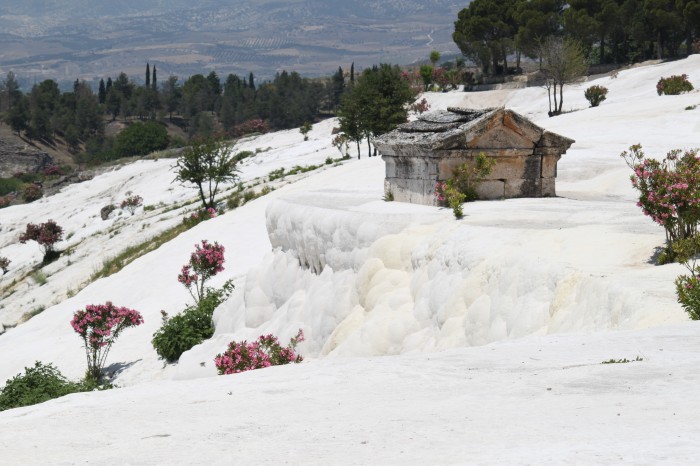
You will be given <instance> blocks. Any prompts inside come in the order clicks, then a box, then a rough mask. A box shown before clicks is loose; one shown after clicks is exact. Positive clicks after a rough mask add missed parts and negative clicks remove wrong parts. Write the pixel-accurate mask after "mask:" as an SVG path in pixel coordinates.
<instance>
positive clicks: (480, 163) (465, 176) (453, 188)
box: [435, 152, 496, 219]
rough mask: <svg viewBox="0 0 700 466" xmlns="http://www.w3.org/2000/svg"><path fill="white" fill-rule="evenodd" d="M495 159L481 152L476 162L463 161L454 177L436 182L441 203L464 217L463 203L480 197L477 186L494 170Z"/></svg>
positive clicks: (457, 215) (456, 169) (438, 198)
mask: <svg viewBox="0 0 700 466" xmlns="http://www.w3.org/2000/svg"><path fill="white" fill-rule="evenodd" d="M495 164H496V161H495V160H494V159H491V158H488V157H486V155H485V154H484V153H483V152H481V153H480V154H479V155H477V156H476V158H475V160H474V163H472V164H470V163H463V164H461V165H458V166H456V167H455V168H454V170H453V171H452V173H453V175H454V176H453V177H452V178H450V179H449V180H447V181H438V182H437V183H436V184H435V197H436V198H437V200H438V204H439V205H443V206H445V205H446V206H449V207H450V208H451V209H452V211H453V212H454V215H455V218H457V219H460V218H462V217H463V213H462V204H463V203H464V202H471V201H474V200H476V199H478V198H479V196H478V195H477V193H476V187H477V186H478V185H479V183H481V182H482V181H483V180H484V179H485V178H486V177H487V176H488V175H490V174H491V172H492V171H493V167H494V165H495Z"/></svg>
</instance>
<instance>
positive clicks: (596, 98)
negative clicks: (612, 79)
mask: <svg viewBox="0 0 700 466" xmlns="http://www.w3.org/2000/svg"><path fill="white" fill-rule="evenodd" d="M607 94H608V88H607V87H603V86H591V87H589V88H588V89H586V91H585V92H584V93H583V95H584V97H585V98H586V100H587V101H588V102H589V103H590V104H591V107H597V106H598V105H600V103H601V102H602V101H604V100H605V96H606V95H607Z"/></svg>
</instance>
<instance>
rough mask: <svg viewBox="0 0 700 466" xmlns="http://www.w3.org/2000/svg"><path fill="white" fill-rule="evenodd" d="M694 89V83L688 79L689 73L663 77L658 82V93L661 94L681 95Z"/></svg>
mask: <svg viewBox="0 0 700 466" xmlns="http://www.w3.org/2000/svg"><path fill="white" fill-rule="evenodd" d="M692 90H693V85H692V84H691V82H690V81H688V75H687V74H682V75H680V76H678V75H674V76H669V77H668V78H661V79H659V82H658V83H656V93H657V94H659V95H663V94H665V95H679V94H682V93H684V92H690V91H692Z"/></svg>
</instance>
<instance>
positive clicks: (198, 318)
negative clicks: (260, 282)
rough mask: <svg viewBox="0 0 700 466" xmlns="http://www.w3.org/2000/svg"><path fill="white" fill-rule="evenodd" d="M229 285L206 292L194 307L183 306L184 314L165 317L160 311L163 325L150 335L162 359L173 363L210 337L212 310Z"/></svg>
mask: <svg viewBox="0 0 700 466" xmlns="http://www.w3.org/2000/svg"><path fill="white" fill-rule="evenodd" d="M232 290H233V284H232V283H231V282H230V281H228V282H226V283H225V284H224V286H223V288H220V289H217V290H212V289H210V290H208V292H207V294H206V295H205V296H204V297H203V298H202V299H201V300H199V303H198V304H196V305H194V306H187V307H186V308H185V310H184V311H182V312H181V313H180V314H177V315H175V316H173V317H168V314H167V313H166V312H165V311H161V314H162V316H163V324H162V325H161V327H160V329H158V331H157V332H156V333H155V334H153V340H151V343H152V344H153V348H154V349H155V350H156V353H158V356H160V357H161V358H162V359H165V360H166V361H167V362H175V361H177V360H178V359H180V356H181V355H182V353H184V352H185V351H187V350H189V349H191V348H192V347H194V346H195V345H198V344H200V343H202V342H203V341H204V340H206V339H208V338H211V337H212V335H214V321H213V320H212V316H213V315H214V310H215V309H216V308H217V306H219V304H221V303H222V302H224V301H225V300H226V298H228V296H229V295H230V294H231V291H232Z"/></svg>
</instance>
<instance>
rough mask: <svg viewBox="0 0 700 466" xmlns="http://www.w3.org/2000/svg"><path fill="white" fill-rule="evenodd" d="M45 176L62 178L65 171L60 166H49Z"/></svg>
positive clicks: (45, 170)
mask: <svg viewBox="0 0 700 466" xmlns="http://www.w3.org/2000/svg"><path fill="white" fill-rule="evenodd" d="M43 174H44V176H61V175H63V171H62V170H61V167H59V166H58V165H49V166H48V167H46V168H45V169H44V171H43Z"/></svg>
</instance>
